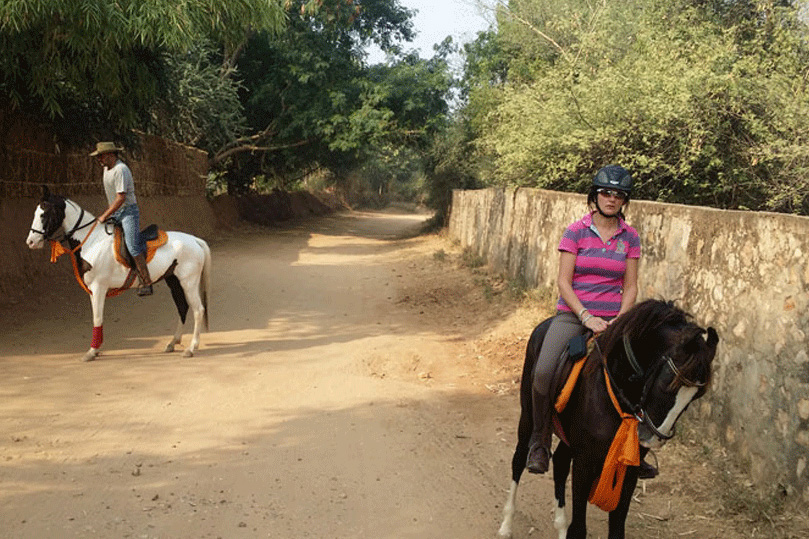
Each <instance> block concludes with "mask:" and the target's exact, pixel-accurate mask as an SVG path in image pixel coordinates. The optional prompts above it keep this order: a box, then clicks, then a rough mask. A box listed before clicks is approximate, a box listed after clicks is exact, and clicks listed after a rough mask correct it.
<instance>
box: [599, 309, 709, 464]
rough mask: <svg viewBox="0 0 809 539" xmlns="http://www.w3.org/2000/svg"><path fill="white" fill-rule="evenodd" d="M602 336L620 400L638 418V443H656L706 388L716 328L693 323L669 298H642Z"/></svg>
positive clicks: (660, 442) (662, 440)
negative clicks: (621, 398) (621, 399)
mask: <svg viewBox="0 0 809 539" xmlns="http://www.w3.org/2000/svg"><path fill="white" fill-rule="evenodd" d="M706 335H707V338H706ZM603 337H604V338H603V343H602V346H603V349H604V353H605V354H606V356H607V357H608V365H609V368H610V371H611V372H612V373H613V376H614V378H615V382H616V384H617V385H618V386H619V387H620V388H621V391H622V393H623V395H624V396H625V398H626V400H627V403H625V404H628V405H630V406H631V407H632V408H634V409H633V410H632V411H633V412H635V413H637V414H638V415H639V416H641V417H642V419H643V420H642V422H641V424H640V426H639V427H638V435H639V438H640V443H641V445H643V446H644V447H649V448H657V447H661V446H662V445H663V444H665V442H666V441H667V440H668V439H670V438H671V437H672V436H673V435H674V426H675V424H676V422H677V420H678V419H679V418H680V416H681V415H682V413H683V412H684V411H685V410H686V408H688V405H689V404H691V403H692V402H693V401H695V400H696V399H698V398H700V397H702V395H704V394H705V392H706V391H707V389H708V386H709V384H710V382H711V364H712V362H713V358H714V356H715V355H716V347H717V344H718V342H719V336H718V335H717V333H716V330H714V329H713V328H708V329H703V328H701V327H699V326H698V325H696V324H694V323H693V322H692V321H691V317H690V315H688V314H687V313H685V312H684V311H682V310H680V309H678V308H677V307H675V306H674V305H673V304H672V303H670V302H664V301H659V300H647V301H644V302H642V303H640V304H638V305H637V306H636V307H634V308H633V309H632V310H631V311H629V312H628V313H626V314H625V315H624V316H622V317H620V318H619V319H618V320H616V322H615V324H613V325H612V326H610V329H608V330H607V331H606V332H605V333H604V336H603ZM626 411H629V410H626Z"/></svg>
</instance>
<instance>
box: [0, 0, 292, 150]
mask: <svg viewBox="0 0 809 539" xmlns="http://www.w3.org/2000/svg"><path fill="white" fill-rule="evenodd" d="M283 21H284V12H283V10H282V9H281V6H280V4H279V3H278V1H276V0H227V1H224V0H205V1H199V2H166V1H164V0H117V1H116V2H110V1H109V0H16V1H13V2H12V1H9V2H0V95H2V97H3V98H4V99H5V100H6V101H7V102H9V103H10V104H11V105H12V106H13V107H16V108H19V109H22V110H24V111H26V112H29V113H33V114H37V115H41V116H43V117H44V118H46V119H48V120H50V121H53V122H55V123H56V126H57V130H58V131H59V132H60V133H61V134H62V135H63V136H64V137H65V138H66V139H68V140H71V139H72V140H74V141H75V142H81V140H80V139H81V138H82V137H84V138H87V137H89V136H90V133H92V132H99V131H100V132H104V133H105V134H106V135H107V136H110V135H111V134H113V133H118V134H119V135H120V134H124V133H126V132H127V131H128V130H129V129H131V128H133V127H139V128H144V127H145V126H146V125H148V123H149V119H150V111H151V109H152V107H153V105H154V104H155V102H156V101H159V100H161V99H163V98H164V97H165V96H166V95H167V94H168V93H169V92H170V86H171V84H172V83H173V80H172V79H171V76H170V75H171V73H170V71H171V68H170V66H169V65H168V60H167V58H168V56H170V55H174V54H184V53H185V52H186V51H188V50H189V49H191V48H192V47H193V46H194V45H195V44H197V43H199V42H200V41H205V40H207V39H209V38H215V40H216V42H217V43H219V44H220V45H221V46H222V51H223V54H224V55H225V56H226V57H227V56H228V55H229V54H232V53H233V51H235V50H237V49H238V47H239V45H240V44H241V43H242V42H243V40H244V37H245V35H246V34H247V33H248V32H249V31H252V30H259V29H260V30H266V31H275V32H277V31H279V30H280V29H281V28H282V26H283ZM76 139H79V140H76Z"/></svg>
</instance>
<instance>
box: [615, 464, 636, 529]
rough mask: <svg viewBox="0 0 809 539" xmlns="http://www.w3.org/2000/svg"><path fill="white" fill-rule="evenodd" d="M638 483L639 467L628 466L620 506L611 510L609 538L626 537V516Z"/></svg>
mask: <svg viewBox="0 0 809 539" xmlns="http://www.w3.org/2000/svg"><path fill="white" fill-rule="evenodd" d="M637 484H638V468H633V467H630V468H627V470H626V475H625V476H624V486H623V489H622V490H621V499H620V501H619V502H618V506H617V507H616V508H615V509H614V510H612V511H611V512H610V524H609V535H608V537H609V539H624V537H625V534H626V531H625V529H626V516H627V515H628V514H629V504H631V503H632V494H634V492H635V487H636V486H637Z"/></svg>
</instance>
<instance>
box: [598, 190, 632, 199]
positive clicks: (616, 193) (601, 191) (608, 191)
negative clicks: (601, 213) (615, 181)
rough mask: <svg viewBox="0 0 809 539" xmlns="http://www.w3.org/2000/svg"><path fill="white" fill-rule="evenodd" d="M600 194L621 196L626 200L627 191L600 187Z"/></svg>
mask: <svg viewBox="0 0 809 539" xmlns="http://www.w3.org/2000/svg"><path fill="white" fill-rule="evenodd" d="M597 192H598V194H599V195H604V196H605V197H614V198H620V199H621V200H626V193H624V192H623V191H616V190H615V189H598V191H597Z"/></svg>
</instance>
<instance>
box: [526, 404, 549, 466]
mask: <svg viewBox="0 0 809 539" xmlns="http://www.w3.org/2000/svg"><path fill="white" fill-rule="evenodd" d="M532 404H533V410H534V432H533V433H532V434H531V442H530V446H529V450H528V460H527V461H526V463H525V467H526V468H528V471H529V472H531V473H545V472H547V471H548V467H549V466H550V461H551V441H552V439H551V438H552V436H553V424H552V422H551V421H552V418H551V409H550V398H548V397H547V396H546V395H540V394H539V393H537V392H536V391H534V394H533V403H532Z"/></svg>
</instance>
